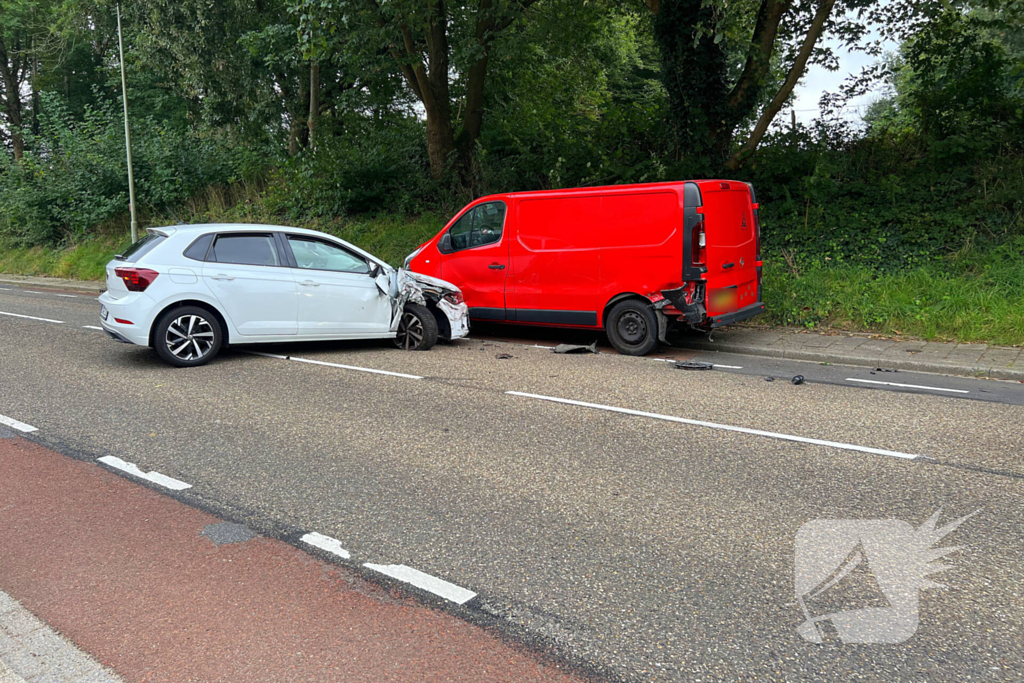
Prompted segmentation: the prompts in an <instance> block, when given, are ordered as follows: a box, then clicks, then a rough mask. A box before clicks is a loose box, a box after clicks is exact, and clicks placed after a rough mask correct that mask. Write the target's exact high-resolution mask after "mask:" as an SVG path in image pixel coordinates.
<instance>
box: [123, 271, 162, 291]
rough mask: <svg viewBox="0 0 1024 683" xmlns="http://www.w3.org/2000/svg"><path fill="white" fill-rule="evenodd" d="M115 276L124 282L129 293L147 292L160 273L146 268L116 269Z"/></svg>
mask: <svg viewBox="0 0 1024 683" xmlns="http://www.w3.org/2000/svg"><path fill="white" fill-rule="evenodd" d="M114 274H115V275H117V276H118V277H119V278H121V279H122V280H124V286H125V287H127V288H128V291H129V292H145V291H146V287H149V286H150V285H151V284H153V280H155V279H156V278H157V276H158V275H159V274H160V273H158V272H156V271H155V270H147V269H146V268H114Z"/></svg>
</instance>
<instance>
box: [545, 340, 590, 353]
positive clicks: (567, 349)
mask: <svg viewBox="0 0 1024 683" xmlns="http://www.w3.org/2000/svg"><path fill="white" fill-rule="evenodd" d="M553 351H554V352H555V353H597V342H594V343H593V344H590V345H589V346H583V345H582V344H559V345H558V346H556V347H555V348H554V349H553Z"/></svg>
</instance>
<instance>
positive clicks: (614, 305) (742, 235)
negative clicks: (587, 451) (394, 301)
mask: <svg viewBox="0 0 1024 683" xmlns="http://www.w3.org/2000/svg"><path fill="white" fill-rule="evenodd" d="M406 267H408V268H409V269H411V270H413V271H415V272H418V273H422V274H424V275H430V276H433V277H440V278H443V279H444V280H447V281H448V282H451V283H452V284H454V285H456V286H458V287H459V288H460V289H461V290H462V293H463V296H464V297H465V301H466V304H467V305H468V306H469V315H470V318H473V319H476V320H486V321H491V322H506V323H517V324H527V325H544V326H557V327H573V328H584V329H604V330H605V331H606V332H607V334H608V339H609V340H610V341H611V343H612V345H613V346H615V348H616V349H618V351H619V352H620V353H624V354H628V355H634V356H640V355H644V354H646V353H649V352H651V351H652V350H654V349H655V347H656V346H657V345H658V342H659V341H662V342H664V341H665V336H666V334H667V333H668V331H669V330H670V329H671V328H672V327H673V326H683V327H691V328H696V329H701V330H710V329H713V328H716V327H720V326H722V325H727V324H729V323H733V322H737V321H740V320H745V319H747V318H750V317H752V316H754V315H757V314H758V313H761V312H762V311H764V303H763V302H762V300H761V268H762V263H761V235H760V222H759V219H758V203H757V198H756V196H755V194H754V188H753V186H752V185H750V184H748V183H743V182H737V181H730V180H696V181H683V182H671V183H655V184H645V185H616V186H610V187H596V188H583V189H571V190H551V191H542V192H523V193H511V194H502V195H492V196H488V197H483V198H481V199H478V200H477V201H475V202H473V203H471V204H469V205H468V206H466V207H465V208H464V209H463V210H462V211H460V212H459V213H458V214H457V215H456V216H455V217H454V218H453V219H452V220H451V222H449V223H448V225H446V226H445V228H444V230H442V231H441V232H440V233H438V234H437V235H436V236H435V237H434V238H433V239H431V240H430V241H429V242H427V243H425V244H423V245H422V246H420V247H419V248H418V249H417V250H416V251H415V252H413V253H412V254H410V255H409V257H408V258H407V259H406Z"/></svg>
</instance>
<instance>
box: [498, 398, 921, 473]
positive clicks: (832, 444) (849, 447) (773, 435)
mask: <svg viewBox="0 0 1024 683" xmlns="http://www.w3.org/2000/svg"><path fill="white" fill-rule="evenodd" d="M505 393H506V394H509V395H511V396H521V397H523V398H533V399H537V400H539V401H551V402H553V403H564V404H566V405H571V406H579V407H581V408H592V409H594V410H607V411H609V412H612V413H622V414H624V415H635V416H637V417H649V418H652V419H655V420H665V421H668V422H678V423H680V424H686V425H692V426H694V427H707V428H708V429H721V430H724V431H728V432H739V433H741V434H750V435H752V436H764V437H767V438H770V439H782V440H784V441H796V442H798V443H809V444H813V445H815V446H828V447H829V448H841V449H843V450H846V451H859V452H861V453H871V454H873V455H887V456H890V457H893V458H901V459H903V460H914V459H915V458H926V457H927V456H921V455H912V454H910V453H900V452H899V451H887V450H885V449H882V448H869V447H868V446H858V445H856V444H850V443H841V442H838V441H825V440H823V439H810V438H807V437H805V436H794V435H792V434H780V433H778V432H767V431H764V430H761V429H750V428H748V427H734V426H733V425H725V424H718V423H717V422H704V421H703V420H688V419H686V418H684V417H675V416H672V415H661V414H659V413H648V412H646V411H643V410H632V409H630V408H618V407H616V406H606V405H601V404H600V403H585V402H583V401H573V400H571V399H568V398H555V397H553V396H542V395H540V394H526V393H523V392H521V391H506V392H505ZM929 459H930V458H929Z"/></svg>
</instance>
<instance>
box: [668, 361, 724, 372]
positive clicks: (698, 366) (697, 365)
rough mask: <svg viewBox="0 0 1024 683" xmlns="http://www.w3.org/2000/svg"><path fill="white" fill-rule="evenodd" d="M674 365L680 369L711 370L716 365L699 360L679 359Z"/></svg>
mask: <svg viewBox="0 0 1024 683" xmlns="http://www.w3.org/2000/svg"><path fill="white" fill-rule="evenodd" d="M672 367H674V368H677V369H679V370H710V369H711V368H713V367H715V366H714V365H712V364H711V363H701V362H700V361H697V360H677V361H676V362H675V363H673V364H672Z"/></svg>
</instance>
